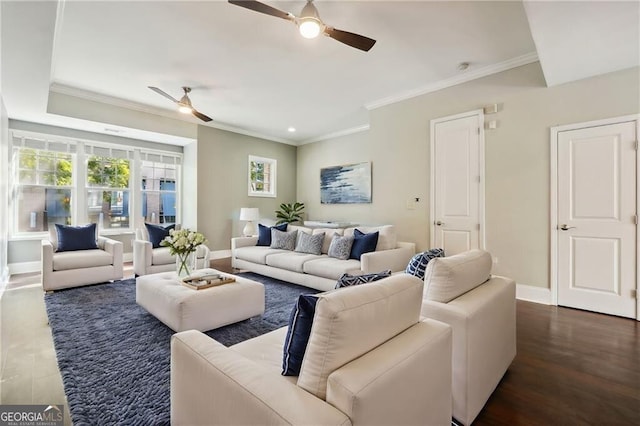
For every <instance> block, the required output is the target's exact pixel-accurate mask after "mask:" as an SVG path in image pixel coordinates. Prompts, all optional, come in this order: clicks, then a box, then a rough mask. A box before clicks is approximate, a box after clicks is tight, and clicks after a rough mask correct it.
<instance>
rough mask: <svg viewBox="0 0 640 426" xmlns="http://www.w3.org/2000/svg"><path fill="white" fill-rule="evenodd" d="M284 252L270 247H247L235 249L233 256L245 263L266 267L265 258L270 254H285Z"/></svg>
mask: <svg viewBox="0 0 640 426" xmlns="http://www.w3.org/2000/svg"><path fill="white" fill-rule="evenodd" d="M285 252H286V250H280V249H272V248H270V247H262V246H249V247H240V248H237V249H236V250H235V256H236V258H238V259H242V260H246V261H247V262H252V263H258V264H260V265H266V264H267V256H269V255H271V254H276V253H285Z"/></svg>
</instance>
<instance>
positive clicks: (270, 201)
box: [184, 126, 296, 250]
mask: <svg viewBox="0 0 640 426" xmlns="http://www.w3.org/2000/svg"><path fill="white" fill-rule="evenodd" d="M197 152H198V155H197V159H198V160H197V161H198V198H197V199H198V230H199V231H201V232H202V233H204V235H205V236H206V237H207V239H208V240H209V247H210V248H211V249H212V250H227V249H230V248H231V237H234V236H239V235H240V234H241V230H242V228H243V227H244V222H242V223H240V222H239V221H238V216H239V214H240V208H241V207H258V208H259V209H260V215H261V217H263V218H271V219H275V213H274V211H275V210H276V209H277V208H278V206H279V205H280V203H290V202H294V201H295V197H296V147H295V146H290V145H285V144H281V143H277V142H271V141H267V140H264V139H259V138H254V137H251V136H245V135H240V134H237V133H232V132H228V131H225V130H219V129H214V128H211V127H205V126H199V127H198V151H197ZM249 155H257V156H260V157H267V158H275V159H276V160H277V161H278V165H277V168H278V170H277V198H265V197H249V196H248V195H247V184H248V183H247V173H248V157H249ZM184 203H189V200H188V199H185V200H184Z"/></svg>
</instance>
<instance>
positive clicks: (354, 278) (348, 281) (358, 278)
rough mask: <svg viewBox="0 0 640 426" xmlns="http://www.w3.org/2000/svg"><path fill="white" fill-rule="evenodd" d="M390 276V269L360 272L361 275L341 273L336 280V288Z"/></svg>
mask: <svg viewBox="0 0 640 426" xmlns="http://www.w3.org/2000/svg"><path fill="white" fill-rule="evenodd" d="M390 276H391V269H387V270H386V271H382V272H377V273H375V274H362V275H351V274H343V275H342V276H341V277H340V278H339V279H338V282H337V283H336V288H342V287H350V286H352V285H360V284H366V283H372V282H374V281H378V280H381V279H383V278H389V277H390Z"/></svg>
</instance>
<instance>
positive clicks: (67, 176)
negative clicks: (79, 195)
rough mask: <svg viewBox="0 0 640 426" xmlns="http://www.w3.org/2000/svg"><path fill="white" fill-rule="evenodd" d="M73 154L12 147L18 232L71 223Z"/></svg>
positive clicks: (15, 212)
mask: <svg viewBox="0 0 640 426" xmlns="http://www.w3.org/2000/svg"><path fill="white" fill-rule="evenodd" d="M73 160H74V158H73V154H70V153H64V152H55V151H46V150H40V149H34V148H27V147H15V148H14V149H13V160H12V164H13V165H14V182H15V185H14V192H13V200H14V203H13V206H14V225H13V228H14V230H15V231H16V232H17V233H23V232H27V233H28V232H42V231H46V230H48V228H49V226H50V225H53V224H54V223H59V224H63V225H68V224H70V223H71V202H72V193H73V179H72V178H73V162H74V161H73Z"/></svg>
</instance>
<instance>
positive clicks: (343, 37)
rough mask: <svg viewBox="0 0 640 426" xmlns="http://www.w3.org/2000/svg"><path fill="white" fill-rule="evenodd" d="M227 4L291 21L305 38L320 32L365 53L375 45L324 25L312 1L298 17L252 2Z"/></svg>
mask: <svg viewBox="0 0 640 426" xmlns="http://www.w3.org/2000/svg"><path fill="white" fill-rule="evenodd" d="M229 3H231V4H234V5H236V6H240V7H244V8H246V9H250V10H253V11H256V12H260V13H264V14H266V15H271V16H275V17H276V18H281V19H285V20H287V21H291V22H293V23H295V24H296V25H297V26H298V29H299V31H300V34H301V35H302V36H303V37H305V38H315V37H317V36H318V35H319V34H320V33H321V32H322V33H323V34H324V35H326V36H328V37H331V38H332V39H334V40H337V41H339V42H340V43H344V44H346V45H348V46H351V47H355V48H356V49H360V50H364V51H365V52H368V51H369V49H371V48H372V47H373V45H374V44H376V41H375V40H373V39H371V38H369V37H365V36H362V35H359V34H354V33H350V32H347V31H342V30H338V29H335V28H333V27H330V26H328V25H325V23H324V22H322V20H321V19H320V15H319V14H318V9H316V7H315V6H314V5H313V0H307V4H306V5H305V6H304V8H302V11H301V12H300V16H295V15H294V14H292V13H289V12H284V11H282V10H279V9H276V8H275V7H271V6H269V5H266V4H264V3H260V2H259V1H254V0H229Z"/></svg>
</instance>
